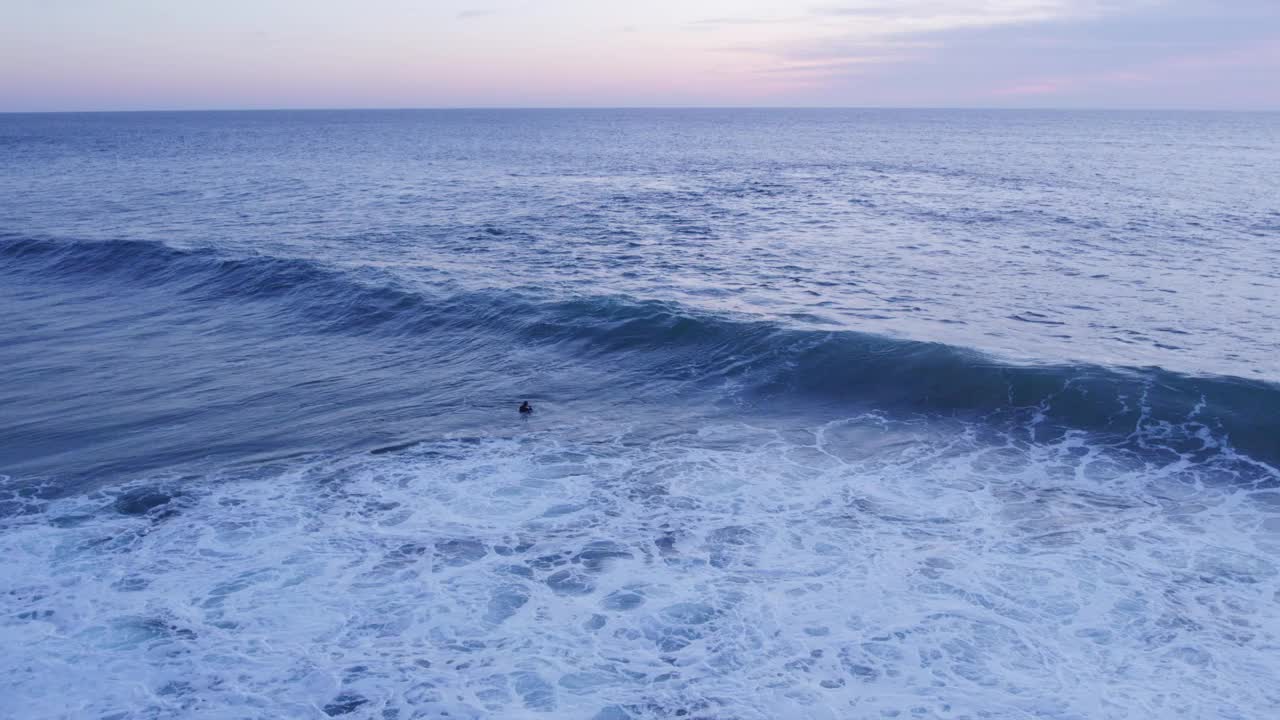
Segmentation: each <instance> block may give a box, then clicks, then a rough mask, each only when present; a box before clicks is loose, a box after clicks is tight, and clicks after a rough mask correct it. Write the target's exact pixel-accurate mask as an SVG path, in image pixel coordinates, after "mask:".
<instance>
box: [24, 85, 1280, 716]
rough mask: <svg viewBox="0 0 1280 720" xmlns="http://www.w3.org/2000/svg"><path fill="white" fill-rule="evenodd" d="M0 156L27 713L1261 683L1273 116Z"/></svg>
mask: <svg viewBox="0 0 1280 720" xmlns="http://www.w3.org/2000/svg"><path fill="white" fill-rule="evenodd" d="M0 155H2V156H3V158H4V160H5V162H4V163H0V367H2V368H3V374H2V375H0V643H3V646H4V648H5V652H4V654H3V656H2V657H0V696H2V697H3V698H4V703H3V707H4V713H2V714H4V715H6V716H12V717H18V718H82V717H84V718H113V719H120V720H123V719H125V718H148V719H152V718H154V719H160V718H250V717H252V718H257V717H289V718H295V717H296V718H329V717H350V718H384V719H387V720H393V719H394V720H408V719H410V718H445V717H448V718H488V717H495V718H544V717H564V718H588V719H594V720H624V719H626V718H633V719H635V720H640V719H656V718H672V717H682V718H704V719H707V718H742V719H755V718H760V719H764V718H863V717H866V718H881V717H904V718H905V717H911V718H916V717H919V718H1055V719H1061V720H1066V719H1075V718H1130V717H1133V718H1150V717H1170V718H1173V717H1186V718H1242V719H1243V718H1250V719H1252V718H1267V717H1271V716H1272V715H1273V713H1274V709H1275V708H1276V707H1280V689H1278V688H1280V659H1278V658H1280V560H1277V558H1278V557H1280V418H1278V417H1277V409H1278V408H1280V361H1277V356H1276V348H1277V347H1278V346H1280V270H1277V268H1280V245H1278V244H1277V242H1276V240H1277V235H1280V203H1278V202H1277V198H1280V116H1278V115H1275V114H1243V113H1237V114H1232V113H1172V112H1170V113H1139V112H1133V113H1104V112H1097V113H1087V112H1078V113H1076V112H1012V111H1010V112H979V111H923V110H922V111H891V110H883V111H854V110H771V111H765V110H758V111H757V110H699V111H695V110H649V111H397V112H382V111H349V112H278V113H277V112H253V113H127V114H85V115H0ZM523 400H529V401H530V402H532V403H533V405H534V406H535V408H536V411H535V412H534V413H533V415H532V416H531V417H527V418H525V417H521V416H520V415H519V414H518V413H517V412H516V408H517V406H518V405H519V404H520V402H521V401H523Z"/></svg>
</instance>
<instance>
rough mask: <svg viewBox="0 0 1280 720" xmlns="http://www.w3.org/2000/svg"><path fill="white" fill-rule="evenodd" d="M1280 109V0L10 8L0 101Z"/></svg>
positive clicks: (57, 107)
mask: <svg viewBox="0 0 1280 720" xmlns="http://www.w3.org/2000/svg"><path fill="white" fill-rule="evenodd" d="M643 106H667V107H669V106H698V107H700V106H822V107H843V106H855V107H993V108H994V107H1035V108H1185V109H1225V110H1280V0H830V1H829V2H823V1H821V0H815V1H814V2H807V1H806V0H792V1H791V2H785V1H779V0H642V1H640V2H615V1H613V0H218V1H216V2H214V1H211V0H0V112H15V111H17V112H22V111H63V110H159V109H174V110H181V109H257V108H347V107H360V108H374V107H396V108H409V107H412V108H417V107H643Z"/></svg>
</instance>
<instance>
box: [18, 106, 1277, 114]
mask: <svg viewBox="0 0 1280 720" xmlns="http://www.w3.org/2000/svg"><path fill="white" fill-rule="evenodd" d="M566 110H571V111H619V110H924V111H939V110H950V111H980V112H1179V113H1235V114H1267V113H1280V108H1254V109H1245V108H1196V107H1154V106H1153V107H1055V106H1027V107H1003V106H982V105H523V106H522V105H423V106H408V105H406V106H384V107H376V106H370V107H356V106H352V107H325V106H308V107H239V108H237V107H197V108H131V109H112V110H0V115H114V114H118V115H124V114H145V113H155V114H165V113H167V114H176V113H255V112H261V113H271V112H475V111H522V112H529V111H551V112H554V111H566Z"/></svg>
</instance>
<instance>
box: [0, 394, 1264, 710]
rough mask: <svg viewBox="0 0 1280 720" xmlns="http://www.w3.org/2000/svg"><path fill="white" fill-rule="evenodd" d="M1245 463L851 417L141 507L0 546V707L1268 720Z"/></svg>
mask: <svg viewBox="0 0 1280 720" xmlns="http://www.w3.org/2000/svg"><path fill="white" fill-rule="evenodd" d="M1245 465H1247V463H1245V462H1244V461H1242V460H1238V459H1237V460H1231V459H1230V458H1229V457H1228V458H1225V459H1224V458H1221V457H1220V458H1219V459H1218V460H1214V461H1210V462H1208V463H1205V462H1203V461H1202V462H1199V463H1194V462H1191V461H1190V460H1188V459H1186V458H1180V457H1177V456H1171V457H1170V458H1168V459H1167V461H1162V462H1160V463H1156V462H1154V461H1152V460H1151V459H1150V458H1149V457H1146V456H1138V455H1133V454H1130V453H1128V452H1127V451H1124V450H1120V449H1116V448H1111V447H1107V446H1104V445H1099V444H1096V443H1094V442H1093V441H1092V440H1091V439H1090V438H1087V437H1085V436H1083V435H1079V434H1068V435H1066V436H1065V438H1063V439H1061V440H1058V441H1056V442H1054V443H1053V444H1041V443H1035V442H1032V441H1030V439H1029V438H1028V437H1026V436H1008V437H1000V438H996V439H994V440H993V438H992V436H991V433H990V432H988V431H986V430H982V431H979V430H978V429H976V428H966V427H964V426H961V425H959V424H957V425H954V426H942V425H938V424H928V423H924V422H918V423H902V422H889V421H887V420H884V419H882V418H879V417H876V416H863V417H859V418H853V419H848V420H844V421H840V422H835V423H831V424H829V425H826V426H823V427H819V428H813V429H810V430H806V431H782V430H776V429H762V428H753V427H748V426H744V425H719V426H709V427H705V428H703V429H702V430H701V431H699V432H697V433H690V434H684V435H676V436H672V437H669V438H666V439H664V440H661V441H654V442H650V441H646V440H644V439H642V438H639V437H631V436H626V435H624V436H621V437H618V438H617V439H616V440H615V441H614V442H612V443H604V444H591V445H576V444H573V443H571V442H567V441H565V440H564V439H563V438H556V437H554V436H551V435H546V434H543V435H538V434H532V435H530V436H529V437H527V438H525V439H522V440H510V439H507V440H488V441H478V442H452V441H450V442H439V443H433V444H427V445H422V446H418V447H415V448H413V449H410V450H406V451H404V452H401V453H398V454H387V455H378V456H368V455H364V456H359V457H351V458H345V459H328V460H310V461H307V462H302V463H298V464H296V465H294V466H291V467H281V468H275V469H269V470H259V471H256V472H253V473H246V472H231V471H227V472H224V473H221V474H216V475H213V476H209V477H205V478H201V479H199V480H186V481H179V480H176V479H172V480H163V479H154V478H153V479H149V480H145V481H142V480H140V481H138V483H137V484H136V485H135V486H134V487H133V488H126V489H124V490H120V489H112V490H109V491H100V492H96V493H93V494H90V495H87V496H80V497H75V498H67V499H61V500H56V501H52V502H47V503H39V504H38V505H39V507H38V508H33V509H38V510H39V512H34V513H31V514H27V515H20V516H16V517H11V518H9V519H7V520H5V521H4V523H5V524H6V526H5V527H4V529H3V532H2V533H0V576H3V577H4V578H6V583H7V587H5V588H4V589H3V595H0V610H2V611H3V615H2V616H0V642H3V645H4V647H5V649H6V650H5V654H4V660H3V661H2V663H0V664H2V665H3V671H4V672H3V675H2V676H0V697H3V698H4V707H5V713H6V714H8V715H10V716H12V717H22V718H52V717H77V718H78V717H94V718H171V717H184V718H185V717H199V718H240V717H300V718H308V717H311V718H324V717H328V716H332V715H346V716H348V717H373V718H400V719H403V720H407V719H409V718H432V717H450V718H468V717H503V718H520V717H548V716H554V717H566V718H608V719H611V720H616V719H619V718H628V717H629V718H667V717H690V718H693V717H702V718H780V717H787V718H790V717H797V718H799V717H804V718H849V717H938V718H978V717H992V718H1030V717H1043V718H1061V719H1067V718H1124V717H1195V718H1206V717H1221V718H1262V717H1268V716H1270V715H1271V714H1272V713H1273V712H1274V709H1275V708H1276V707H1280V683H1278V682H1277V681H1278V680H1280V659H1278V658H1280V652H1278V651H1280V594H1278V593H1280V569H1278V566H1277V562H1276V560H1275V559H1274V558H1276V557H1277V551H1280V500H1278V498H1280V492H1277V491H1276V490H1268V489H1258V486H1257V485H1256V484H1249V483H1244V482H1241V481H1239V478H1233V477H1232V476H1231V475H1230V474H1231V472H1234V471H1235V470H1237V469H1238V468H1239V467H1242V466H1245ZM1255 470H1257V469H1256V468H1255ZM1258 472H1260V473H1261V477H1264V478H1269V479H1270V481H1271V482H1272V484H1274V481H1275V479H1276V477H1275V473H1274V471H1272V470H1269V469H1266V468H1263V469H1261V470H1258ZM151 490H159V491H163V492H165V493H168V494H169V495H172V496H173V499H172V500H171V501H170V502H169V503H167V504H156V503H160V502H161V501H162V500H163V499H164V498H163V496H157V495H147V492H149V491H151ZM129 491H133V492H134V494H133V495H122V494H123V493H127V492H129ZM122 497H123V499H122ZM148 498H150V499H148ZM152 505H155V507H151V506H152ZM148 508H149V509H148ZM130 513H141V514H130Z"/></svg>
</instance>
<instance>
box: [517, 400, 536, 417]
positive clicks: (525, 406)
mask: <svg viewBox="0 0 1280 720" xmlns="http://www.w3.org/2000/svg"><path fill="white" fill-rule="evenodd" d="M532 412H533V406H532V405H530V404H529V401H528V400H525V401H524V402H522V403H520V414H521V415H528V414H530V413H532Z"/></svg>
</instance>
